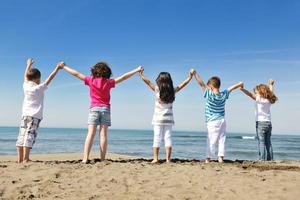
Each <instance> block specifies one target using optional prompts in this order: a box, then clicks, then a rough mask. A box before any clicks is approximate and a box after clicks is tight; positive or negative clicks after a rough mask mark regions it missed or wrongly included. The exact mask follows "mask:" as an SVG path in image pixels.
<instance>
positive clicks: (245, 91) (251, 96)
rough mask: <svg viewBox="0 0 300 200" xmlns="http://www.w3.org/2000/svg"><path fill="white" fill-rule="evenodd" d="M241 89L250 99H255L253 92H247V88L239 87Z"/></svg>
mask: <svg viewBox="0 0 300 200" xmlns="http://www.w3.org/2000/svg"><path fill="white" fill-rule="evenodd" d="M241 91H242V92H243V93H244V94H245V95H247V96H248V97H250V98H251V99H253V100H256V95H255V94H253V93H251V92H249V91H248V90H247V89H245V88H244V87H242V88H241Z"/></svg>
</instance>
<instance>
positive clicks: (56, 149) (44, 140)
mask: <svg viewBox="0 0 300 200" xmlns="http://www.w3.org/2000/svg"><path fill="white" fill-rule="evenodd" d="M18 131H19V129H18V127H0V155H16V148H15V142H16V138H17V136H18ZM86 133H87V130H86V129H75V128H40V129H39V133H38V138H37V141H36V144H35V146H34V148H33V150H32V152H31V153H32V154H47V153H71V152H82V151H83V145H84V140H85V137H86ZM152 140H153V132H152V131H151V130H115V129H110V130H109V132H108V144H109V146H108V151H109V152H111V153H117V154H125V155H132V156H138V157H149V158H150V157H151V156H152ZM172 140H173V151H172V158H186V159H204V158H205V149H206V148H205V147H206V133H205V132H188V131H174V132H173V135H172ZM272 145H273V151H274V159H275V160H300V135H283V134H282V135H273V136H272ZM161 147H164V146H163V143H162V146H161ZM257 149H258V144H257V141H256V139H255V134H244V133H227V139H226V159H231V160H236V159H238V160H257V158H258V153H257ZM93 151H99V135H98V134H97V135H96V137H95V141H94V146H93ZM160 158H161V159H164V148H161V152H160Z"/></svg>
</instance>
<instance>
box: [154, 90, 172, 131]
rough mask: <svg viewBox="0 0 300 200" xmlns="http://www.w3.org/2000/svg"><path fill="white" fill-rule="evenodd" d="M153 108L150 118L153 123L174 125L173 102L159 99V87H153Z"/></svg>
mask: <svg viewBox="0 0 300 200" xmlns="http://www.w3.org/2000/svg"><path fill="white" fill-rule="evenodd" d="M155 93H156V96H155V108H154V115H153V119H152V124H153V125H174V117H173V102H172V103H164V102H163V101H162V100H161V99H160V92H159V88H158V87H155Z"/></svg>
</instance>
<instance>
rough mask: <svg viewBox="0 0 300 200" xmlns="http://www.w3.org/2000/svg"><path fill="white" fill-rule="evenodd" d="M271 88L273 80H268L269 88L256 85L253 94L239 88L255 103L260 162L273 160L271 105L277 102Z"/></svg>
mask: <svg viewBox="0 0 300 200" xmlns="http://www.w3.org/2000/svg"><path fill="white" fill-rule="evenodd" d="M273 88H274V81H273V80H269V86H267V85H264V84H260V85H257V86H256V87H255V88H254V93H253V94H252V93H251V92H249V91H248V90H246V89H245V88H241V90H242V91H243V92H244V93H245V94H246V95H247V96H249V97H250V98H252V99H253V100H254V101H255V119H256V134H257V139H258V147H259V148H258V154H259V159H260V160H273V149H272V143H271V135H272V123H271V105H272V104H274V103H275V102H276V101H277V100H278V98H277V97H276V95H275V94H274V90H273Z"/></svg>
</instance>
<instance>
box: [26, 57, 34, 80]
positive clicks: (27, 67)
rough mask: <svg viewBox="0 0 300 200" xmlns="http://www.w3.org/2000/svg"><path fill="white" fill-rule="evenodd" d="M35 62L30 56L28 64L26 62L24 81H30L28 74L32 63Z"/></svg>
mask: <svg viewBox="0 0 300 200" xmlns="http://www.w3.org/2000/svg"><path fill="white" fill-rule="evenodd" d="M33 63H34V61H33V59H32V58H28V59H27V64H26V69H25V73H24V81H28V79H27V74H28V72H29V70H30V68H31V66H32V64H33Z"/></svg>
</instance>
